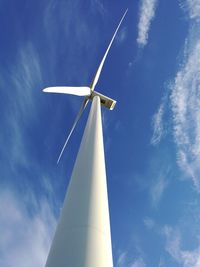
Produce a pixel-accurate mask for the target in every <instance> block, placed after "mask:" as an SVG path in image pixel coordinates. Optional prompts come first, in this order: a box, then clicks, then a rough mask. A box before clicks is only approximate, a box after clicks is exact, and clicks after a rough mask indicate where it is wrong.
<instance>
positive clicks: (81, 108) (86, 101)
mask: <svg viewBox="0 0 200 267" xmlns="http://www.w3.org/2000/svg"><path fill="white" fill-rule="evenodd" d="M88 101H89V99H88V98H85V99H84V100H83V102H82V104H81V107H80V110H79V112H78V114H77V116H76V118H75V121H74V124H73V125H72V128H71V131H70V133H69V135H68V136H67V139H66V141H65V143H64V145H63V148H62V150H61V152H60V155H59V157H58V160H57V164H58V163H59V161H60V158H61V157H62V154H63V152H64V150H65V147H66V145H67V143H68V141H69V139H70V137H71V135H72V133H73V131H74V129H75V127H76V125H77V123H78V121H79V119H80V117H81V115H82V113H83V111H84V109H85V108H86V106H87V103H88Z"/></svg>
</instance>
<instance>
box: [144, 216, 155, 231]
mask: <svg viewBox="0 0 200 267" xmlns="http://www.w3.org/2000/svg"><path fill="white" fill-rule="evenodd" d="M143 222H144V225H145V227H146V228H147V229H149V230H151V229H153V228H154V226H155V221H154V220H153V219H151V218H149V217H146V218H144V220H143Z"/></svg>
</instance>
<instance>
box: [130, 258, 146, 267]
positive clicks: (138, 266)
mask: <svg viewBox="0 0 200 267" xmlns="http://www.w3.org/2000/svg"><path fill="white" fill-rule="evenodd" d="M145 266H146V264H145V262H144V260H143V259H142V258H138V259H136V260H135V261H134V262H133V263H131V265H130V267H145Z"/></svg>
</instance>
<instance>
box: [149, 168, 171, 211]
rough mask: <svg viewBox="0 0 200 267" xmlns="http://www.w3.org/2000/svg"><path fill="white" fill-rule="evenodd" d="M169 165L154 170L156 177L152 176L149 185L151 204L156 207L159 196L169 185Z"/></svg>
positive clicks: (159, 199)
mask: <svg viewBox="0 0 200 267" xmlns="http://www.w3.org/2000/svg"><path fill="white" fill-rule="evenodd" d="M169 170H170V169H169V167H163V168H161V169H160V171H159V172H158V171H157V172H156V174H154V175H156V177H154V179H153V181H152V184H151V185H150V191H149V192H150V199H151V203H152V206H153V207H154V208H157V207H158V205H159V203H160V201H161V198H162V196H163V194H164V192H165V190H166V188H167V186H168V185H169V178H168V176H169Z"/></svg>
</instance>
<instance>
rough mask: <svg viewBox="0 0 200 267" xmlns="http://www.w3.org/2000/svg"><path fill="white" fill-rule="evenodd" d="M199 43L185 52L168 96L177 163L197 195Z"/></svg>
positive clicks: (199, 122)
mask: <svg viewBox="0 0 200 267" xmlns="http://www.w3.org/2000/svg"><path fill="white" fill-rule="evenodd" d="M199 54H200V41H198V42H197V43H196V44H195V45H194V46H193V47H192V50H191V51H189V54H188V58H187V59H186V62H185V64H184V65H183V66H182V67H181V69H180V70H179V71H178V73H177V75H176V78H175V81H174V85H173V87H172V93H171V103H172V112H173V134H174V140H175V143H176V145H177V149H178V150H177V162H178V164H179V166H180V167H181V168H182V170H183V171H185V172H186V176H189V177H191V178H192V180H193V183H194V186H195V188H196V189H197V190H198V191H200V179H199V173H200V167H199V166H200V100H199V96H200V87H199V85H200V77H199V73H200V59H199Z"/></svg>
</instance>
